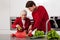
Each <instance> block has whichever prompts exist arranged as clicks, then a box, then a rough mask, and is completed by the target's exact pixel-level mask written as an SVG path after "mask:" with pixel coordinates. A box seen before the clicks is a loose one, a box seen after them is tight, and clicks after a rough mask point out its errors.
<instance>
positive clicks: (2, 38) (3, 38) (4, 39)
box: [0, 34, 47, 40]
mask: <svg viewBox="0 0 60 40" xmlns="http://www.w3.org/2000/svg"><path fill="white" fill-rule="evenodd" d="M0 40H47V39H46V38H39V39H30V38H13V37H11V36H10V35H9V34H0Z"/></svg>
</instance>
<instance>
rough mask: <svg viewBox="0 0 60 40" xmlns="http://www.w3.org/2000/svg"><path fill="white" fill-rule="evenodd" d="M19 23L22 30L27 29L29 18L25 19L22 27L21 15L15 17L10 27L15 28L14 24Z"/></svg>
mask: <svg viewBox="0 0 60 40" xmlns="http://www.w3.org/2000/svg"><path fill="white" fill-rule="evenodd" d="M17 24H19V25H20V26H21V28H22V30H28V28H29V26H30V24H31V22H30V19H29V18H26V19H25V29H24V28H23V24H22V20H21V17H18V18H16V20H15V22H14V23H13V24H12V28H16V25H17Z"/></svg>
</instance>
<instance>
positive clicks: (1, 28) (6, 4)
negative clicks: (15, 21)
mask: <svg viewBox="0 0 60 40" xmlns="http://www.w3.org/2000/svg"><path fill="white" fill-rule="evenodd" d="M33 1H35V2H36V4H37V5H44V6H45V8H46V10H47V11H48V14H49V16H60V14H59V13H60V0H33ZM26 2H27V1H26V0H0V34H8V33H12V32H14V31H11V30H10V16H15V17H16V16H19V15H20V11H21V10H23V9H25V3H26ZM28 16H29V17H30V16H31V14H30V12H29V11H28ZM31 18H32V17H31Z"/></svg>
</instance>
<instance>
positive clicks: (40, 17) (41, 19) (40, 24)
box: [32, 6, 51, 32]
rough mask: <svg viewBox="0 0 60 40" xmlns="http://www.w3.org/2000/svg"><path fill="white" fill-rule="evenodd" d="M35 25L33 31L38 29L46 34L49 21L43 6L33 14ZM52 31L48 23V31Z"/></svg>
mask: <svg viewBox="0 0 60 40" xmlns="http://www.w3.org/2000/svg"><path fill="white" fill-rule="evenodd" d="M32 16H33V20H34V25H33V26H32V30H34V29H36V28H37V29H38V30H43V31H44V32H46V21H47V20H48V19H49V16H48V13H47V11H46V10H45V8H44V7H43V6H39V7H38V8H37V9H36V10H34V11H33V12H32ZM50 29H51V27H50V23H48V31H49V30H50Z"/></svg>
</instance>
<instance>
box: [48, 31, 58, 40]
mask: <svg viewBox="0 0 60 40" xmlns="http://www.w3.org/2000/svg"><path fill="white" fill-rule="evenodd" d="M47 38H48V40H50V39H59V35H58V34H57V32H56V31H55V30H51V31H49V32H48V34H47Z"/></svg>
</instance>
